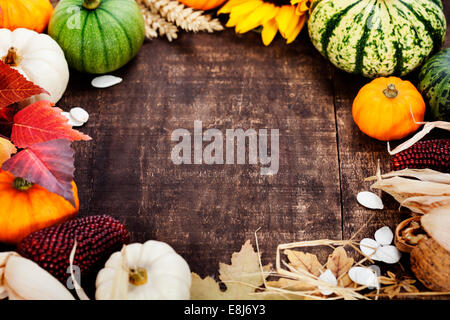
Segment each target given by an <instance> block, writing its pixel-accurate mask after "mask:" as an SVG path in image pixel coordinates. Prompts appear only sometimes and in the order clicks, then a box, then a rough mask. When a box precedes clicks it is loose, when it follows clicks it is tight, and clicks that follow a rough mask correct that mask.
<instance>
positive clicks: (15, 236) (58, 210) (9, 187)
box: [0, 169, 79, 244]
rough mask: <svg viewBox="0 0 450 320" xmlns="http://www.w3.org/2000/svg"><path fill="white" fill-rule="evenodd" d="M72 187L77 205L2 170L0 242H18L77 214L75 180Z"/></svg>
mask: <svg viewBox="0 0 450 320" xmlns="http://www.w3.org/2000/svg"><path fill="white" fill-rule="evenodd" d="M72 186H73V194H74V198H75V204H76V207H73V206H72V204H71V203H70V202H69V201H67V200H65V199H64V198H62V197H61V196H59V195H57V194H54V193H51V192H49V191H47V190H46V189H44V188H42V187H41V186H39V185H36V184H31V183H28V182H27V181H25V180H24V179H22V178H16V177H14V176H13V175H12V174H11V173H9V172H7V171H3V170H1V169H0V242H4V243H9V244H17V243H18V242H20V240H22V239H23V238H25V237H26V236H28V235H29V234H31V233H33V232H34V231H37V230H40V229H43V228H46V227H49V226H52V225H54V224H57V223H60V222H63V221H66V220H67V219H69V218H72V217H74V216H75V215H76V214H77V212H78V209H79V199H78V191H77V186H76V185H75V183H74V182H72Z"/></svg>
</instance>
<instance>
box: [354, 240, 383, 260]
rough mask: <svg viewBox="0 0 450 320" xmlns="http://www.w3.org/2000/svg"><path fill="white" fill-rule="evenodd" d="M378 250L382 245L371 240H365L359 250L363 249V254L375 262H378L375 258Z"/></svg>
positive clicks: (360, 244)
mask: <svg viewBox="0 0 450 320" xmlns="http://www.w3.org/2000/svg"><path fill="white" fill-rule="evenodd" d="M378 248H380V244H379V243H378V242H376V241H375V240H373V239H370V238H364V239H362V240H361V241H360V242H359V249H361V251H362V253H364V254H365V255H366V256H368V257H370V258H371V259H373V260H378V259H377V258H376V257H375V253H376V252H377V250H378Z"/></svg>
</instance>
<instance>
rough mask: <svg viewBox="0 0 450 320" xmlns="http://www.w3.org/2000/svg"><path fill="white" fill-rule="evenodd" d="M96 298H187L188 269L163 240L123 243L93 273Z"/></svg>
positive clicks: (188, 291) (189, 274) (188, 284)
mask: <svg viewBox="0 0 450 320" xmlns="http://www.w3.org/2000/svg"><path fill="white" fill-rule="evenodd" d="M96 288H97V290H96V292H95V298H96V299H97V300H187V299H189V298H190V288H191V271H190V269H189V266H188V264H187V263H186V261H185V260H184V259H183V258H182V257H181V256H180V255H178V254H177V253H176V252H175V251H174V250H173V249H172V247H170V246H169V245H168V244H166V243H164V242H159V241H154V240H150V241H147V242H145V243H144V244H141V243H133V244H130V245H128V246H124V248H123V249H122V251H121V252H116V253H114V254H113V255H112V256H111V257H110V258H109V260H108V261H107V262H106V264H105V268H104V269H102V270H101V271H100V272H99V273H98V275H97V281H96Z"/></svg>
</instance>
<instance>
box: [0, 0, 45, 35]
mask: <svg viewBox="0 0 450 320" xmlns="http://www.w3.org/2000/svg"><path fill="white" fill-rule="evenodd" d="M52 13H53V6H52V4H51V3H50V1H49V0H33V1H30V0H13V1H11V0H0V28H7V29H9V30H11V31H12V30H15V29H17V28H26V29H31V30H34V31H37V32H43V31H44V30H45V29H46V28H47V25H48V21H49V20H50V17H51V15H52Z"/></svg>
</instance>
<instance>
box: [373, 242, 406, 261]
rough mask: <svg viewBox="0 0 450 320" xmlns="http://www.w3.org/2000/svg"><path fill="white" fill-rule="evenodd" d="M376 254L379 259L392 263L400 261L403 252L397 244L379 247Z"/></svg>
mask: <svg viewBox="0 0 450 320" xmlns="http://www.w3.org/2000/svg"><path fill="white" fill-rule="evenodd" d="M376 256H377V259H378V260H380V261H383V262H385V263H390V264H392V263H397V262H399V261H400V258H401V257H402V253H401V252H400V251H399V250H398V249H397V247H396V246H392V245H388V246H382V247H380V248H378V250H377V253H376Z"/></svg>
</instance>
